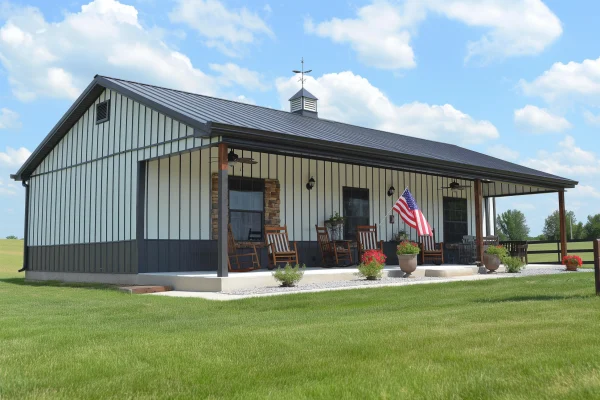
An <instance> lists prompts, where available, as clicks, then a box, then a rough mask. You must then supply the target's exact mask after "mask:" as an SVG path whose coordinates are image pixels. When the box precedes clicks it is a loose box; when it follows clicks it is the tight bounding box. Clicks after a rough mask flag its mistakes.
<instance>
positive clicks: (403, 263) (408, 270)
mask: <svg viewBox="0 0 600 400" xmlns="http://www.w3.org/2000/svg"><path fill="white" fill-rule="evenodd" d="M398 264H399V265H400V269H401V270H402V272H404V277H405V278H409V277H410V276H411V275H410V274H412V273H413V272H415V270H416V269H417V254H398Z"/></svg>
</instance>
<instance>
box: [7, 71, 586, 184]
mask: <svg viewBox="0 0 600 400" xmlns="http://www.w3.org/2000/svg"><path fill="white" fill-rule="evenodd" d="M98 87H100V88H103V87H107V88H111V89H114V90H117V91H120V92H121V93H122V94H124V95H126V96H129V97H132V98H133V99H134V100H138V101H141V102H142V103H144V104H146V105H147V106H150V107H154V108H156V109H157V110H158V111H160V112H163V113H167V114H169V115H170V116H171V117H173V118H176V119H179V120H181V121H182V122H184V123H187V124H189V125H191V126H193V127H197V128H198V127H201V126H203V124H206V123H207V122H211V123H216V124H224V125H230V126H237V127H241V128H248V129H253V130H259V131H267V132H273V133H277V134H281V135H287V136H289V137H295V138H299V139H300V138H303V139H313V140H320V141H327V142H333V143H339V144H341V145H348V146H358V147H362V148H366V149H369V150H375V151H377V150H381V151H385V152H394V153H397V154H398V155H399V156H400V157H399V167H400V166H401V162H402V159H401V156H402V155H407V156H413V157H421V158H428V159H432V160H438V161H442V162H450V163H457V164H463V165H466V166H470V167H482V168H488V169H494V170H498V171H503V172H508V173H514V174H517V175H528V176H531V177H539V178H545V179H550V180H552V181H556V182H557V183H558V182H560V183H561V184H565V185H566V186H573V185H574V184H576V182H575V181H572V180H569V179H565V178H561V177H558V176H555V175H551V174H547V173H545V172H541V171H537V170H534V169H531V168H527V167H524V166H522V165H518V164H514V163H510V162H507V161H504V160H501V159H498V158H494V157H491V156H488V155H485V154H481V153H478V152H475V151H472V150H468V149H465V148H462V147H459V146H455V145H451V144H447V143H441V142H435V141H432V140H426V139H420V138H415V137H412V136H406V135H401V134H397V133H391V132H384V131H380V130H376V129H370V128H364V127H360V126H355V125H350V124H345V123H341V122H336V121H330V120H326V119H322V118H311V117H306V116H302V115H298V114H294V113H290V112H287V111H282V110H275V109H271V108H266V107H260V106H256V105H251V104H246V103H240V102H236V101H231V100H225V99H220V98H216V97H210V96H204V95H199V94H194V93H188V92H183V91H180V90H173V89H166V88H163V87H158V86H153V85H146V84H142V83H137V82H131V81H125V80H121V79H116V78H109V77H103V76H96V77H95V79H94V81H93V82H92V83H91V84H90V86H89V87H88V89H87V90H86V91H85V92H84V93H83V94H82V96H81V97H80V98H79V99H78V100H77V101H76V103H75V104H74V105H73V107H71V109H70V110H69V112H68V113H67V115H65V117H63V119H61V121H60V122H59V123H58V124H57V126H56V127H55V128H54V129H53V130H52V131H51V132H50V134H49V135H48V136H47V137H46V139H44V141H43V142H42V144H41V145H40V146H39V147H38V148H37V149H36V150H35V151H34V153H33V155H32V157H30V159H29V160H28V161H27V162H26V163H25V164H24V165H23V167H22V168H21V169H20V170H19V172H18V173H17V174H16V175H15V176H14V177H15V179H21V178H22V177H27V176H29V175H30V174H31V173H32V172H33V170H34V169H35V168H36V167H37V165H39V163H40V162H41V161H42V160H43V158H44V157H45V155H46V154H47V153H48V152H49V151H50V150H51V148H52V147H54V145H55V144H56V143H57V141H58V140H60V139H61V138H62V136H64V134H65V133H66V132H67V131H68V130H69V129H70V126H72V124H73V123H74V121H76V119H77V118H78V115H77V113H78V112H80V111H83V112H84V111H85V109H84V108H85V106H87V105H88V104H89V103H90V101H92V102H93V100H94V98H93V95H96V96H97V92H98V89H97V88H98ZM305 91H306V90H305ZM301 92H302V90H301ZM306 92H307V91H306ZM307 93H308V92H307ZM308 94H309V95H310V93H308ZM311 96H312V95H311ZM313 97H314V96H313ZM69 124H70V125H69ZM248 139H252V137H251V134H249V137H248Z"/></svg>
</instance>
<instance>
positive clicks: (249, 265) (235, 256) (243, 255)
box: [227, 224, 260, 272]
mask: <svg viewBox="0 0 600 400" xmlns="http://www.w3.org/2000/svg"><path fill="white" fill-rule="evenodd" d="M243 249H245V250H250V251H246V252H239V251H238V250H243ZM227 253H228V257H227V264H228V268H229V272H249V271H254V270H256V269H260V261H259V258H258V253H257V251H256V246H254V245H248V246H247V247H242V246H238V244H237V243H236V241H235V238H234V237H233V231H232V230H231V224H229V226H228V229H227ZM240 259H241V260H240ZM232 260H233V263H232ZM232 264H234V265H235V268H234V266H233V265H232Z"/></svg>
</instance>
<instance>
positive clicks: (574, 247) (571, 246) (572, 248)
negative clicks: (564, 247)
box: [500, 240, 596, 265]
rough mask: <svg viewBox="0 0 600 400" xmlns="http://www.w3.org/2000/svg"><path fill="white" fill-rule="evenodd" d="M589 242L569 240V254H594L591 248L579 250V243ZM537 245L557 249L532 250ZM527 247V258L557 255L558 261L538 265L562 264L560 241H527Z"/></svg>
mask: <svg viewBox="0 0 600 400" xmlns="http://www.w3.org/2000/svg"><path fill="white" fill-rule="evenodd" d="M589 242H590V240H569V243H568V253H569V254H581V253H592V252H593V251H594V250H593V249H591V248H587V249H582V248H577V243H589ZM500 243H501V244H505V243H506V244H508V243H511V241H503V242H500ZM519 243H523V242H519ZM594 243H596V241H594ZM536 244H554V245H556V249H552V250H531V248H532V247H533V245H536ZM527 245H528V249H527V256H530V255H532V254H555V255H556V261H543V262H539V263H537V264H562V258H561V251H560V240H529V241H527ZM529 263H530V264H536V263H535V262H531V260H530V261H529ZM583 263H584V264H587V265H593V264H594V261H583Z"/></svg>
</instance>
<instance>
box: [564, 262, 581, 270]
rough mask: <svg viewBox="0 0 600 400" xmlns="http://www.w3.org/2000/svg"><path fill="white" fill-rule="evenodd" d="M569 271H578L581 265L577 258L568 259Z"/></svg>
mask: <svg viewBox="0 0 600 400" xmlns="http://www.w3.org/2000/svg"><path fill="white" fill-rule="evenodd" d="M566 267H567V271H577V268H578V267H579V263H578V262H577V260H569V261H567V265H566Z"/></svg>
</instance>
